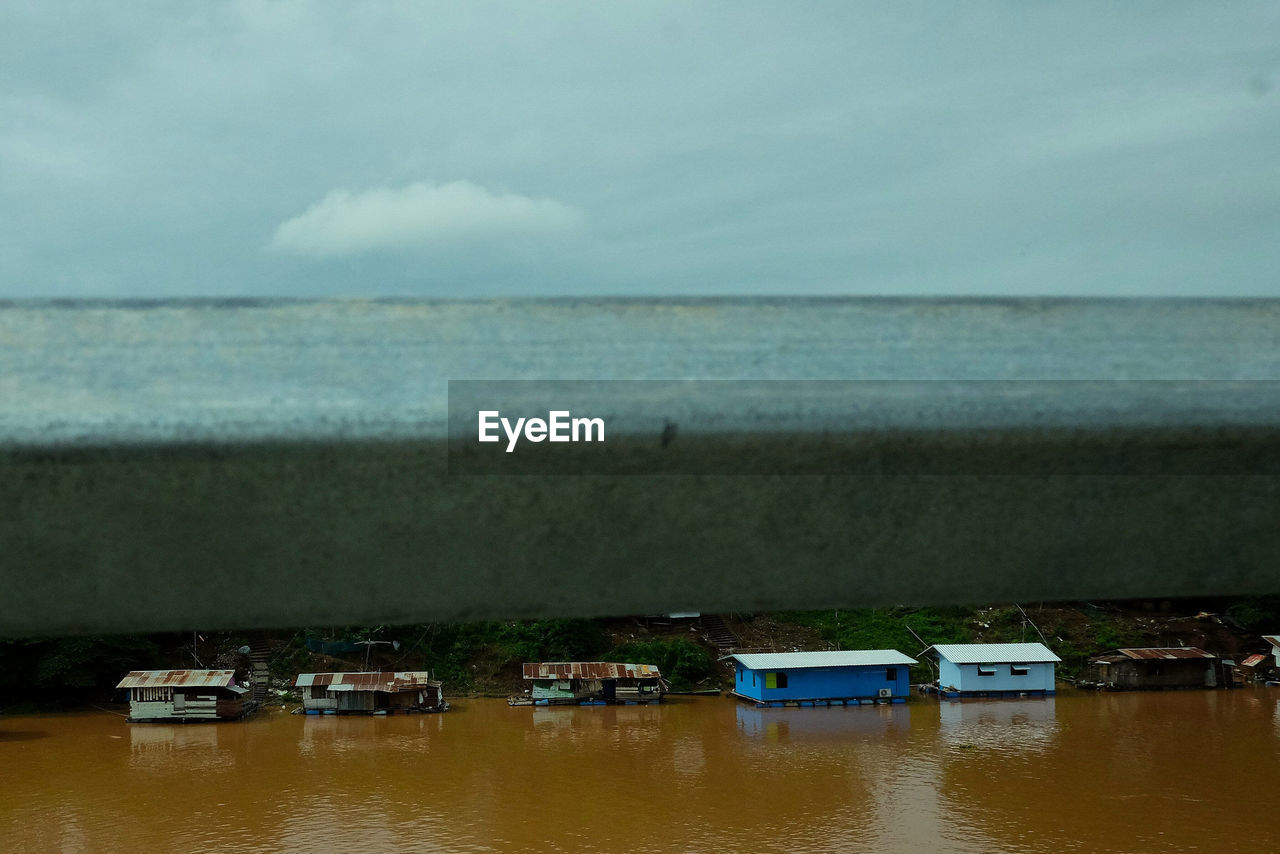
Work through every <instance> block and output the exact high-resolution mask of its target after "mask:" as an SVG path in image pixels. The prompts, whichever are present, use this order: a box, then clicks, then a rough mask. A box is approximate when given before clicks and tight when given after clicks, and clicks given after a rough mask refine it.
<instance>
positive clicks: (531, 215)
mask: <svg viewBox="0 0 1280 854" xmlns="http://www.w3.org/2000/svg"><path fill="white" fill-rule="evenodd" d="M582 222H583V216H582V213H581V212H580V211H578V210H577V209H576V208H573V207H570V206H569V205H566V204H564V203H562V202H558V201H556V200H554V199H534V198H530V197H528V196H522V195H519V194H517V193H494V192H491V191H489V190H486V189H485V188H484V187H479V186H476V185H475V184H472V183H471V182H469V181H451V182H449V183H447V184H440V185H434V184H428V183H426V182H421V181H420V182H417V183H413V184H409V185H408V186H406V187H401V188H398V189H396V188H376V189H372V190H366V191H364V192H362V193H351V192H348V191H346V190H335V191H333V192H331V193H329V195H327V196H325V197H324V199H323V200H321V201H320V202H318V203H317V204H314V205H312V206H311V207H309V208H307V210H305V211H304V212H303V213H301V214H299V215H298V216H296V217H293V218H292V219H289V220H286V221H285V222H283V223H281V224H280V226H279V227H278V228H277V229H276V232H275V236H274V237H272V239H271V248H272V249H278V250H282V251H286V252H294V253H297V254H299V255H310V256H313V257H322V258H325V257H336V256H341V255H353V254H356V253H361V252H371V251H377V250H402V249H426V248H439V247H448V246H457V245H459V244H467V243H478V242H488V241H493V240H502V239H507V238H511V237H517V236H537V237H548V236H551V237H554V236H562V235H566V234H571V233H573V232H574V231H577V230H578V229H579V228H581V226H582Z"/></svg>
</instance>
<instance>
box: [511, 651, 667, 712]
mask: <svg viewBox="0 0 1280 854" xmlns="http://www.w3.org/2000/svg"><path fill="white" fill-rule="evenodd" d="M524 678H525V681H527V682H529V683H530V684H529V688H528V690H527V691H526V693H525V694H523V695H521V696H518V697H511V698H509V699H508V701H507V702H508V703H510V704H511V705H513V706H530V705H533V706H569V705H603V704H607V703H660V702H662V695H663V694H664V693H665V692H666V690H667V685H666V683H665V682H663V681H662V674H661V673H659V672H658V668H657V667H655V666H653V665H652V664H615V663H613V662H607V661H545V662H540V663H526V664H525V665H524Z"/></svg>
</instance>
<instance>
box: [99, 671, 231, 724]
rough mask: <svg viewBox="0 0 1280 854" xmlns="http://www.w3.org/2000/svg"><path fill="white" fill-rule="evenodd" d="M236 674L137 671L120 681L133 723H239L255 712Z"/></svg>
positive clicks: (119, 685) (223, 672) (228, 672)
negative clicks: (246, 699) (228, 721)
mask: <svg viewBox="0 0 1280 854" xmlns="http://www.w3.org/2000/svg"><path fill="white" fill-rule="evenodd" d="M235 677H236V674H235V671H234V670H134V671H131V672H130V673H129V675H128V676H126V677H124V678H123V679H121V680H120V682H119V684H117V685H116V688H118V689H124V690H127V691H128V692H129V718H128V720H129V721H130V722H135V723H138V722H144V721H150V722H155V721H219V720H223V721H225V720H236V719H237V718H242V717H244V716H245V715H246V714H248V713H249V712H250V711H252V710H253V705H252V703H248V702H246V701H245V698H244V695H245V694H246V693H248V691H249V689H248V688H243V687H241V686H239V685H237V684H236V678H235Z"/></svg>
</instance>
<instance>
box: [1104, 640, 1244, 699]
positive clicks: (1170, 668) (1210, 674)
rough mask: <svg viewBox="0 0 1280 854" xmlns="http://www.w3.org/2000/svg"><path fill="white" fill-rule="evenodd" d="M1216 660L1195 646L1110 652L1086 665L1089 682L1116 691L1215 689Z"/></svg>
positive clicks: (1219, 681) (1217, 682)
mask: <svg viewBox="0 0 1280 854" xmlns="http://www.w3.org/2000/svg"><path fill="white" fill-rule="evenodd" d="M1218 670H1219V664H1218V657H1217V656H1215V655H1213V654H1212V653H1208V652H1205V651H1204V650H1203V649H1197V648H1196V647H1194V646H1186V647H1182V646H1177V647H1148V648H1143V649H1113V650H1111V651H1109V652H1106V653H1103V654H1102V655H1100V656H1097V657H1096V658H1094V659H1092V660H1091V661H1090V662H1089V677H1088V681H1089V682H1091V683H1093V684H1094V685H1096V686H1097V687H1099V688H1102V689H1107V690H1115V691H1132V690H1159V689H1167V688H1217V687H1218V686H1219V685H1221V684H1223V682H1222V680H1220V679H1219V678H1218V677H1219V674H1218Z"/></svg>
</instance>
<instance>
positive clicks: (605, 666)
mask: <svg viewBox="0 0 1280 854" xmlns="http://www.w3.org/2000/svg"><path fill="white" fill-rule="evenodd" d="M524 678H525V679H660V678H662V674H661V673H659V672H658V668H657V667H655V666H654V665H652V664H617V663H614V662H609V661H542V662H536V663H530V662H525V665H524Z"/></svg>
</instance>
